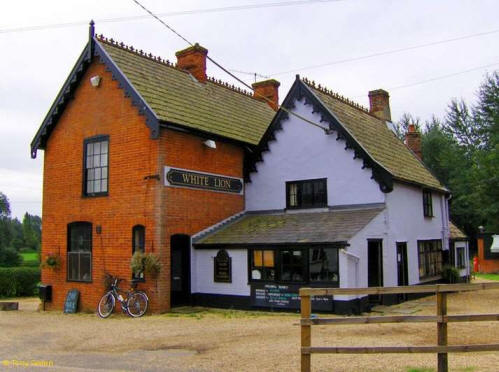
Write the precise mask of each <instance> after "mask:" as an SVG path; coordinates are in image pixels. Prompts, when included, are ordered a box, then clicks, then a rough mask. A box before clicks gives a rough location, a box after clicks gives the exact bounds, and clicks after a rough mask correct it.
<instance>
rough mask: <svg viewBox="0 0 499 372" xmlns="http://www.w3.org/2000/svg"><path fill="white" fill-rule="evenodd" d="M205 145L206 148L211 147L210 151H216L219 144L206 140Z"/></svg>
mask: <svg viewBox="0 0 499 372" xmlns="http://www.w3.org/2000/svg"><path fill="white" fill-rule="evenodd" d="M203 145H205V146H206V147H209V148H210V149H216V148H217V144H216V142H215V141H213V140H210V139H209V140H206V141H204V142H203Z"/></svg>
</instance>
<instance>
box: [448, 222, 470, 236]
mask: <svg viewBox="0 0 499 372" xmlns="http://www.w3.org/2000/svg"><path fill="white" fill-rule="evenodd" d="M449 230H450V238H451V239H468V237H467V236H466V234H465V233H463V232H462V231H461V230H460V229H459V227H457V226H456V225H454V223H453V222H452V221H449Z"/></svg>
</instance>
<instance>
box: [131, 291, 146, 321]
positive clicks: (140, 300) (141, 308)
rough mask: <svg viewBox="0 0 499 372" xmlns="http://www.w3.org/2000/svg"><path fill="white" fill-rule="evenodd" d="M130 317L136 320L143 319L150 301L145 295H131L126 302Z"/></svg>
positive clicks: (139, 293) (137, 293)
mask: <svg viewBox="0 0 499 372" xmlns="http://www.w3.org/2000/svg"><path fill="white" fill-rule="evenodd" d="M126 305H127V310H128V315H130V316H131V317H134V318H138V317H141V316H142V315H144V314H145V313H146V311H147V306H148V305H149V300H148V298H147V296H146V295H145V294H144V293H141V292H135V293H131V294H130V296H129V297H128V300H127V302H126Z"/></svg>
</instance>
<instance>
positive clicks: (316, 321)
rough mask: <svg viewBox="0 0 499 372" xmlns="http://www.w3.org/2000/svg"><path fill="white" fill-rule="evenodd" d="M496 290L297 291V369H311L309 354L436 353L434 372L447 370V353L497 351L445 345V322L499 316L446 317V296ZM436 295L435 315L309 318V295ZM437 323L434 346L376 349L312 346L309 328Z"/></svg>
mask: <svg viewBox="0 0 499 372" xmlns="http://www.w3.org/2000/svg"><path fill="white" fill-rule="evenodd" d="M486 289H499V283H474V284H437V285H421V286H405V287H370V288H301V289H300V297H301V321H300V324H301V370H302V372H309V371H310V370H311V356H312V354H385V353H437V355H438V372H447V371H448V357H447V353H454V352H460V353H462V352H479V351H499V344H482V345H447V323H451V322H478V321H497V320H499V314H463V315H447V293H451V292H460V291H476V290H486ZM408 293H436V295H437V314H436V315H425V316H421V315H407V316H375V317H348V318H311V316H310V315H311V311H312V305H311V304H312V303H311V297H313V296H333V295H359V294H376V295H380V294H408ZM420 322H435V323H437V345H431V346H377V347H363V346H359V347H324V346H323V347H312V346H311V345H312V326H313V325H341V324H376V323H420Z"/></svg>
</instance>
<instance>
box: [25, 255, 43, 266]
mask: <svg viewBox="0 0 499 372" xmlns="http://www.w3.org/2000/svg"><path fill="white" fill-rule="evenodd" d="M21 256H22V258H23V263H22V264H23V266H38V263H39V262H38V252H24V253H21Z"/></svg>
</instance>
